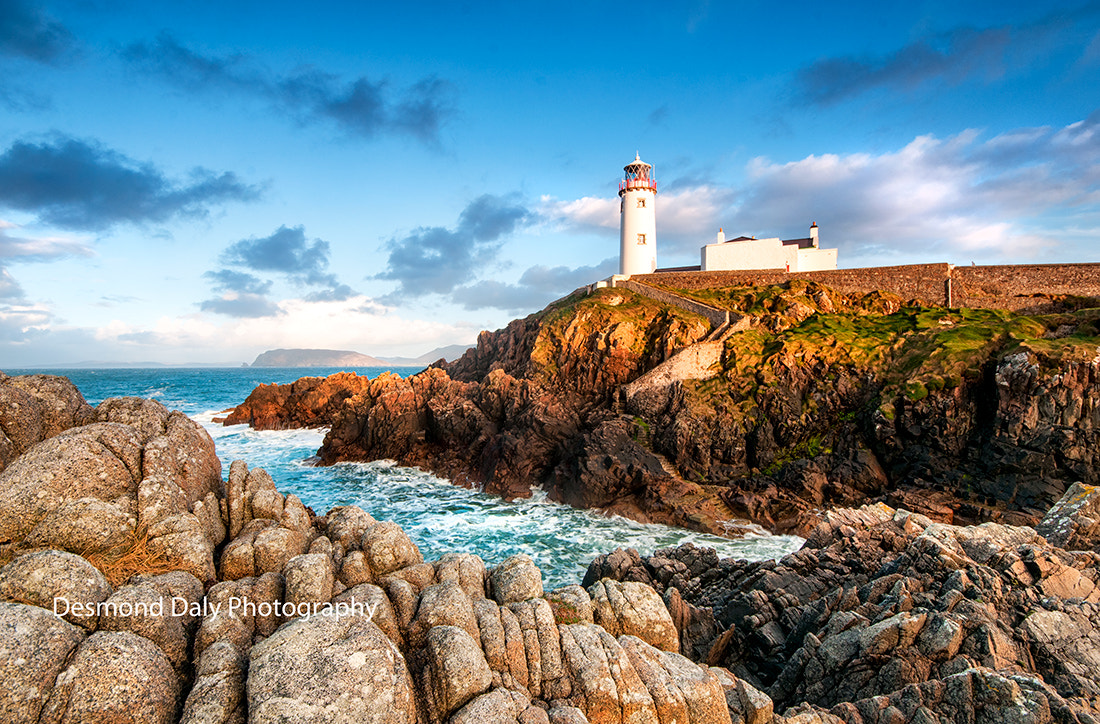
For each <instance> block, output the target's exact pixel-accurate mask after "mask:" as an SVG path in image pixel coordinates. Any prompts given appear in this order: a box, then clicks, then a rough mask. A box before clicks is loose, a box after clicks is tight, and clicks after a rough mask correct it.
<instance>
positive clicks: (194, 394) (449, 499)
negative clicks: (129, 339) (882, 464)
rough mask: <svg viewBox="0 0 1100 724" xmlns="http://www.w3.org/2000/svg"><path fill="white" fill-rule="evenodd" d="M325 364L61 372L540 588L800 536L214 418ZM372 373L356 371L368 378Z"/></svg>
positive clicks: (755, 555)
mask: <svg viewBox="0 0 1100 724" xmlns="http://www.w3.org/2000/svg"><path fill="white" fill-rule="evenodd" d="M7 371H8V372H9V373H18V371H15V370H7ZM335 371H337V370H336V369H331V370H325V369H315V368H302V369H292V368H288V369H283V368H268V369H265V368H228V369H164V368H157V369H100V370H83V369H80V370H69V371H66V374H68V375H69V376H70V378H71V379H72V380H73V382H74V383H75V384H76V385H77V386H78V387H79V388H80V390H81V392H82V393H83V394H84V397H85V399H87V400H88V402H89V403H91V404H93V405H95V404H98V403H99V402H100V401H102V400H103V399H105V398H108V397H117V396H120V395H139V396H143V397H155V398H156V399H158V400H160V401H161V402H162V403H164V404H165V405H166V406H167V407H168V408H169V409H178V410H181V411H183V412H184V413H186V414H188V415H191V416H192V417H193V419H195V420H197V421H199V422H200V423H202V424H203V426H204V427H205V428H206V429H207V430H208V431H209V432H210V434H211V436H212V437H213V438H214V440H215V442H216V444H217V447H218V455H219V457H220V458H221V460H222V464H223V466H224V467H225V468H226V469H228V466H229V463H230V461H232V460H237V459H241V460H245V461H246V462H248V464H249V466H251V467H262V468H265V469H267V471H268V472H270V473H271V475H272V477H274V478H275V482H276V484H277V485H278V486H279V489H280V490H283V491H285V492H292V493H294V494H296V495H297V496H298V497H299V498H301V499H302V501H303V502H304V503H305V504H306V505H309V506H311V507H312V508H313V509H314V510H316V511H317V512H319V513H323V512H325V511H327V510H329V509H330V508H332V507H333V506H336V505H349V504H354V505H359V506H361V507H362V508H364V509H365V510H367V511H368V512H370V513H371V515H373V516H375V517H376V518H378V519H380V520H392V521H394V522H395V523H397V524H399V525H401V526H402V527H403V528H404V529H405V531H406V532H408V534H409V535H410V537H412V539H413V540H414V541H415V542H416V543H417V545H418V546H420V549H421V551H423V553H424V555H425V556H426V557H427V558H428V559H429V560H431V559H433V558H437V557H439V556H441V555H443V554H444V553H446V552H448V551H461V552H468V553H476V554H477V555H479V556H481V557H482V558H483V559H484V560H485V562H486V563H488V564H489V565H494V564H496V563H499V562H500V561H502V560H503V559H504V558H507V557H508V556H510V555H513V554H514V553H520V552H523V553H527V554H529V555H530V556H531V557H532V558H534V559H535V560H536V561H537V562H538V564H539V566H540V568H541V569H542V572H543V577H544V578H545V581H546V586H547V587H548V588H552V587H555V586H560V585H564V584H567V583H578V582H580V579H581V577H582V576H583V575H584V571H585V567H586V566H587V564H588V562H589V561H591V560H592V559H593V558H595V557H596V556H597V555H599V554H601V553H606V552H608V551H610V550H612V549H614V548H617V547H620V546H626V547H633V548H636V549H637V550H638V551H639V552H640V553H642V554H643V555H648V554H649V553H652V552H653V551H654V550H655V549H657V548H663V547H667V546H675V545H679V544H681V543H685V542H693V543H696V544H698V545H706V546H712V547H714V548H716V549H717V550H718V554H719V555H720V556H723V557H727V556H732V557H737V558H748V559H763V558H776V557H779V556H782V555H784V554H786V553H788V552H790V551H792V550H794V549H796V548H797V547H798V546H799V545H801V542H802V541H801V539H798V538H794V537H790V536H772V535H768V534H767V533H766V532H765V531H763V530H761V529H759V528H752V527H750V528H748V529H747V530H745V531H744V533H745V535H744V537H742V538H740V539H738V540H731V539H729V538H720V537H717V536H709V535H704V534H700V533H693V532H691V531H686V530H682V529H679V528H670V527H667V526H663V525H643V524H641V523H637V522H635V521H632V520H627V519H625V518H621V517H618V516H605V515H601V514H599V513H597V512H594V511H585V510H577V509H575V508H571V507H568V506H564V505H559V504H556V503H552V502H550V501H548V500H547V498H546V494H545V493H544V492H542V491H540V490H536V491H534V495H532V497H531V498H529V499H527V500H517V501H515V502H511V503H509V502H506V501H504V500H501V499H500V498H498V497H496V496H492V495H485V494H483V493H480V492H478V491H476V490H469V489H467V488H462V487H458V486H456V485H451V484H450V483H449V482H447V481H445V480H441V479H439V478H437V477H435V476H433V475H430V474H428V473H425V472H423V471H420V470H416V469H413V468H405V467H401V466H399V465H396V464H395V463H393V462H388V461H380V462H372V463H354V464H353V463H345V464H340V465H333V466H331V467H317V466H314V465H313V464H312V461H311V458H313V456H314V455H315V454H316V451H317V449H318V448H319V447H320V446H321V442H322V440H323V439H324V435H325V431H324V430H287V431H272V432H257V431H255V430H252V429H250V428H249V427H247V426H245V425H235V426H233V427H223V426H222V425H219V424H215V423H214V422H213V419H214V418H215V417H221V416H223V415H224V414H225V410H226V409H227V408H230V407H232V406H233V405H236V404H238V403H239V402H240V401H241V400H243V399H244V398H245V397H247V396H248V394H249V392H251V391H252V389H253V388H255V387H256V386H257V385H259V384H263V383H272V382H275V383H286V382H293V381H294V380H296V379H298V378H299V377H302V376H303V375H313V376H323V375H326V374H330V373H331V372H335ZM381 371H382V370H381V369H379V368H366V369H362V370H358V372H359V373H360V374H366V375H368V376H374V375H376V374H378V373H379V372H381ZM412 371H414V370H411V369H406V370H403V371H402V372H403V373H404V374H408V373H411V372H412ZM24 372H46V373H51V371H49V370H25V371H24Z"/></svg>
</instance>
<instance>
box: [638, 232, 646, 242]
mask: <svg viewBox="0 0 1100 724" xmlns="http://www.w3.org/2000/svg"><path fill="white" fill-rule="evenodd" d="M638 243H639V244H644V243H645V234H638Z"/></svg>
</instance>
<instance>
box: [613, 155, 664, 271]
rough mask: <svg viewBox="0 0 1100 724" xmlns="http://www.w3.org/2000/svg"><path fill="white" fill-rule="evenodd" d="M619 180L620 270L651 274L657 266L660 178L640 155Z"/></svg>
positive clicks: (624, 168)
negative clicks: (657, 205) (658, 191)
mask: <svg viewBox="0 0 1100 724" xmlns="http://www.w3.org/2000/svg"><path fill="white" fill-rule="evenodd" d="M623 171H625V174H624V176H623V180H622V181H620V182H619V199H620V203H619V214H620V221H619V273H620V274H626V275H630V274H652V273H653V272H654V271H655V270H656V269H657V214H656V208H655V207H656V203H655V202H656V199H657V181H656V180H655V179H654V178H653V167H652V166H650V165H649V164H648V163H645V162H644V161H642V159H641V158H639V157H638V155H637V154H635V155H634V160H633V161H631V162H630V163H628V164H627V165H626V166H624V167H623Z"/></svg>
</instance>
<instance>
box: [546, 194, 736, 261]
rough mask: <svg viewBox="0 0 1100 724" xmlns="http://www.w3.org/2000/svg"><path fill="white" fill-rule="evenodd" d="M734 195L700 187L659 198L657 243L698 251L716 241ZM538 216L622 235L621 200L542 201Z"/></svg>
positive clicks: (576, 228)
mask: <svg viewBox="0 0 1100 724" xmlns="http://www.w3.org/2000/svg"><path fill="white" fill-rule="evenodd" d="M734 198H735V192H734V191H733V190H731V189H728V188H722V187H720V186H715V185H710V184H701V185H696V186H688V187H681V188H678V189H676V190H674V191H670V192H663V193H662V192H658V194H657V207H656V208H657V239H658V243H660V244H661V245H662V247H663V248H665V249H673V250H679V251H695V250H697V249H698V246H699V244H700V243H702V241H703V240H705V239H706V240H709V239H711V238H713V236H714V233H715V232H716V231H717V230H718V227H719V226H721V219H722V218H723V216H725V215H728V213H729V211H730V208H731V206H732V204H733V202H734ZM540 201H541V204H540V207H539V216H540V217H541V218H543V219H545V220H546V221H548V222H550V223H553V224H556V225H559V226H562V227H564V228H566V229H569V230H574V231H588V232H596V233H600V234H603V235H606V236H617V235H618V233H619V199H618V198H607V199H601V198H595V197H592V196H585V197H584V198H580V199H575V200H573V201H562V200H560V199H555V198H554V197H552V196H543V197H542V199H541V200H540Z"/></svg>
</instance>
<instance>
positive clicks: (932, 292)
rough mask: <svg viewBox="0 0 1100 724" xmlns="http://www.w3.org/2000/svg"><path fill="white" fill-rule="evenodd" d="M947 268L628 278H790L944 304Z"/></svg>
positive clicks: (702, 283) (694, 284)
mask: <svg viewBox="0 0 1100 724" xmlns="http://www.w3.org/2000/svg"><path fill="white" fill-rule="evenodd" d="M949 270H950V265H949V264H909V265H906V266H883V267H873V268H869V269H836V270H830V271H817V272H801V273H790V272H784V271H778V270H776V271H772V270H763V271H717V272H714V271H711V272H704V271H699V272H669V273H665V274H644V275H635V276H633V277H631V278H632V279H636V280H638V281H640V282H643V283H645V284H659V285H661V286H669V287H678V288H680V289H709V288H712V287H727V286H754V285H758V284H783V283H784V282H788V281H790V280H792V279H808V280H811V281H815V282H819V283H821V284H825V285H826V286H829V287H832V288H833V289H836V290H837V291H838V292H844V293H845V294H867V293H869V292H873V291H875V290H882V291H887V292H893V293H894V294H897V295H898V296H900V297H901V298H902V299H905V300H909V299H916V300H918V301H920V302H922V303H924V304H943V303H944V301H945V300H946V295H945V284H944V283H945V281H946V280H947V277H948V274H949V273H950V272H949Z"/></svg>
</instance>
